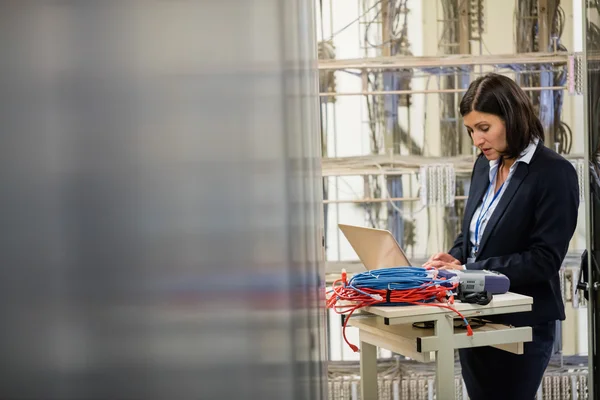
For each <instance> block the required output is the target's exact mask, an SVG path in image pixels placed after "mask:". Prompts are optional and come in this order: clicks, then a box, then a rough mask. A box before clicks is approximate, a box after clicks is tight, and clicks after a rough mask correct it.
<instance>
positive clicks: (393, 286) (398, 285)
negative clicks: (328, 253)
mask: <svg viewBox="0 0 600 400" xmlns="http://www.w3.org/2000/svg"><path fill="white" fill-rule="evenodd" d="M435 285H440V286H446V287H451V286H452V283H451V282H448V281H447V280H442V279H434V278H433V276H432V273H431V271H430V270H427V269H425V268H421V267H394V268H385V269H378V270H373V271H368V272H361V273H359V274H356V275H354V276H353V277H352V278H351V279H350V281H349V282H348V286H350V287H352V288H354V289H355V290H357V291H360V289H361V288H362V289H366V288H368V289H373V290H410V289H419V288H424V287H430V286H435ZM361 293H362V292H361ZM363 294H364V293H363Z"/></svg>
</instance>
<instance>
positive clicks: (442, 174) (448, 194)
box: [420, 164, 456, 207]
mask: <svg viewBox="0 0 600 400" xmlns="http://www.w3.org/2000/svg"><path fill="white" fill-rule="evenodd" d="M420 181H421V193H420V194H421V203H422V204H423V206H445V207H454V199H455V197H456V172H455V171H454V165H452V164H433V165H424V166H422V167H421V169H420Z"/></svg>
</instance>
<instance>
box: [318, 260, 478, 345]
mask: <svg viewBox="0 0 600 400" xmlns="http://www.w3.org/2000/svg"><path fill="white" fill-rule="evenodd" d="M458 284H459V281H458V277H457V276H452V277H451V278H446V277H442V276H440V275H439V274H438V271H437V269H435V268H432V269H429V268H422V267H394V268H382V269H377V270H372V271H367V272H361V273H359V274H356V275H354V276H353V277H352V278H351V279H350V281H348V276H347V274H346V271H345V270H342V276H341V278H340V279H337V280H336V281H334V282H333V288H332V289H331V290H330V291H329V292H328V294H329V297H328V298H327V308H331V309H333V310H334V311H335V312H337V313H338V314H347V317H346V318H345V320H344V326H343V331H342V334H343V337H344V341H345V342H346V343H347V344H348V346H350V348H351V349H352V350H353V351H354V352H358V347H357V346H355V345H353V344H352V343H350V342H349V341H348V339H347V338H346V326H347V324H348V321H349V320H350V317H351V316H352V314H353V313H354V311H356V310H358V309H360V308H363V307H369V306H374V305H378V306H383V305H389V306H401V305H426V306H435V307H441V308H447V309H449V310H452V311H454V312H455V313H456V314H458V316H459V317H460V318H461V319H462V320H463V321H464V323H465V325H466V328H467V335H469V336H471V335H473V330H472V329H471V327H470V326H469V322H468V321H467V319H466V318H465V317H464V316H463V315H462V314H461V313H460V312H458V311H457V310H456V309H455V308H454V307H452V304H454V291H455V290H456V289H457V288H458Z"/></svg>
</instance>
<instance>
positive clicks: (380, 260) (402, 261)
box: [338, 224, 411, 271]
mask: <svg viewBox="0 0 600 400" xmlns="http://www.w3.org/2000/svg"><path fill="white" fill-rule="evenodd" d="M338 226H339V228H340V230H341V231H342V233H343V234H344V236H346V239H348V242H350V245H351V246H352V248H353V249H354V251H355V252H356V254H357V255H358V258H360V261H361V262H362V263H363V265H364V266H365V267H366V268H367V269H368V270H369V271H370V270H373V269H380V268H392V267H409V266H411V264H410V261H409V260H408V257H406V254H405V253H404V251H403V250H402V248H401V247H400V245H399V244H398V242H397V241H396V238H395V237H394V235H392V233H391V232H390V231H386V230H384V229H374V228H365V227H362V226H353V225H344V224H338Z"/></svg>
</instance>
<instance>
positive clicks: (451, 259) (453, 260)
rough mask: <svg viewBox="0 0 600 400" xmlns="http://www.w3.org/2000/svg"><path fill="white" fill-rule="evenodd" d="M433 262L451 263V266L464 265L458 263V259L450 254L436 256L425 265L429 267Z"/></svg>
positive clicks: (430, 258)
mask: <svg viewBox="0 0 600 400" xmlns="http://www.w3.org/2000/svg"><path fill="white" fill-rule="evenodd" d="M432 261H441V262H444V263H449V264H456V265H462V263H461V262H460V261H458V260H457V259H456V258H454V257H453V256H451V255H450V254H448V253H437V254H434V255H432V256H431V257H429V260H427V262H426V263H425V264H424V265H427V264H429V263H431V262H432Z"/></svg>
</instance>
